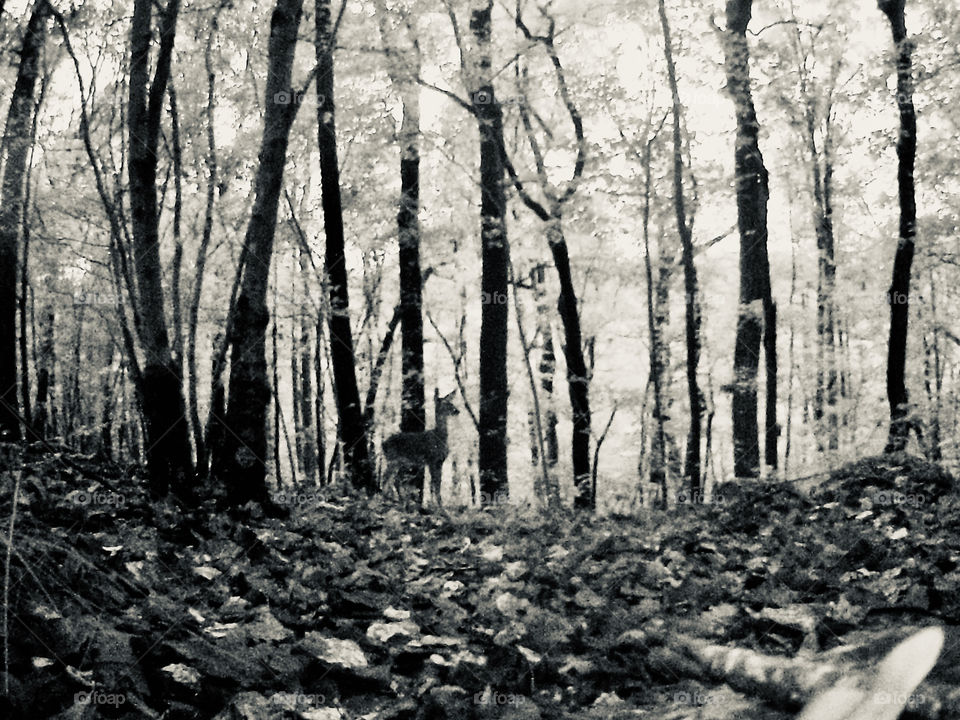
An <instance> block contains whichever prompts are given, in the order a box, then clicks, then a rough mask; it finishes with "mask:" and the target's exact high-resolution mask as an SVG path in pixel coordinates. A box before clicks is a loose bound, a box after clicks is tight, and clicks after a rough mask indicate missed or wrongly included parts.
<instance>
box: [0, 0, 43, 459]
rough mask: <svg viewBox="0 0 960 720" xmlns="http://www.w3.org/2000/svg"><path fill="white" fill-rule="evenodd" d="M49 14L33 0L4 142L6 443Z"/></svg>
mask: <svg viewBox="0 0 960 720" xmlns="http://www.w3.org/2000/svg"><path fill="white" fill-rule="evenodd" d="M49 15H50V5H49V4H48V3H47V0H37V2H36V3H35V4H34V6H33V10H32V11H31V13H30V19H29V20H28V21H27V28H26V30H25V32H24V36H23V45H22V46H21V48H20V60H19V66H18V68H17V80H16V84H15V85H14V88H13V97H12V98H11V100H10V108H9V110H8V111H7V122H6V127H5V128H4V137H3V145H4V149H5V150H6V159H5V162H4V164H3V185H2V188H0V440H6V441H16V440H19V439H20V402H19V400H18V398H17V263H18V256H19V251H18V244H19V236H20V223H21V217H22V215H23V207H24V193H25V191H26V183H25V182H24V179H25V177H26V175H27V162H28V159H29V157H30V148H31V147H32V145H33V123H32V122H31V118H32V116H33V111H34V101H33V95H34V87H35V86H36V81H37V76H38V74H39V58H40V52H41V50H42V49H43V43H44V40H45V38H46V25H47V18H48V17H49ZM24 269H26V268H24ZM24 302H26V298H24ZM24 331H26V328H24Z"/></svg>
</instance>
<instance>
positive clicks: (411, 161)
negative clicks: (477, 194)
mask: <svg viewBox="0 0 960 720" xmlns="http://www.w3.org/2000/svg"><path fill="white" fill-rule="evenodd" d="M418 98H419V87H416V86H415V87H413V88H407V87H405V88H404V92H403V121H402V125H401V128H400V142H401V149H400V153H401V154H400V209H399V211H398V213H397V226H398V230H399V238H400V313H401V321H400V339H401V371H402V374H403V387H402V390H401V404H400V431H401V432H422V431H423V430H425V429H426V410H425V408H424V391H423V385H424V378H423V283H422V278H421V269H420V222H419V217H418V214H419V210H420V148H419V139H420V137H419V136H420V109H419V106H418V103H419V100H418ZM404 472H405V477H402V478H401V482H403V483H404V484H405V485H407V486H410V485H413V486H414V487H418V488H423V481H424V471H423V468H418V469H412V468H411V469H407V470H405V471H404Z"/></svg>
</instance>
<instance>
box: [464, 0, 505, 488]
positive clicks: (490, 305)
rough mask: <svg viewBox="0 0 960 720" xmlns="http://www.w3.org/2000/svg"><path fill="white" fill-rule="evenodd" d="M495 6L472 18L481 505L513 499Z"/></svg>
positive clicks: (486, 5) (482, 7)
mask: <svg viewBox="0 0 960 720" xmlns="http://www.w3.org/2000/svg"><path fill="white" fill-rule="evenodd" d="M492 12H493V2H492V0H487V2H483V3H481V4H480V5H479V6H478V7H477V8H476V9H474V10H473V12H472V13H471V16H470V29H471V31H472V32H473V35H474V37H475V39H476V42H477V52H478V57H477V63H476V67H477V85H476V86H475V88H474V93H473V97H472V98H471V100H472V103H473V112H474V115H475V116H476V118H477V124H478V126H479V131H480V189H481V193H482V199H481V202H480V218H481V226H480V244H481V257H482V268H481V281H480V287H481V302H482V307H481V316H480V417H479V424H480V452H479V456H478V460H477V466H478V467H477V469H478V470H479V473H480V497H481V502H482V503H483V504H487V503H492V502H495V501H496V499H497V498H498V497H499V498H503V497H505V496H506V495H507V494H508V493H509V485H508V481H507V398H508V395H509V390H508V384H507V333H508V321H509V309H508V307H507V279H508V272H507V270H508V265H509V249H508V247H507V237H506V232H507V228H506V223H505V215H506V198H505V196H504V192H503V179H504V164H503V154H502V153H501V148H500V138H501V136H502V132H503V130H502V124H503V117H502V113H501V108H500V104H499V103H498V102H497V99H496V96H495V95H494V91H493V75H492V66H491V57H490V44H491V22H490V20H491V14H492Z"/></svg>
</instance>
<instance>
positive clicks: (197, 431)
mask: <svg viewBox="0 0 960 720" xmlns="http://www.w3.org/2000/svg"><path fill="white" fill-rule="evenodd" d="M216 33H217V14H214V16H213V20H212V23H211V30H210V35H209V36H208V37H207V42H206V45H205V46H204V50H203V60H204V68H205V70H206V73H207V104H206V108H205V116H206V117H205V120H206V131H207V158H206V160H207V172H208V177H207V189H206V207H205V210H204V215H203V231H202V234H201V236H200V247H199V248H198V249H197V264H196V268H195V271H194V276H193V294H192V295H191V297H190V308H189V311H188V313H189V315H188V320H187V372H188V384H187V390H188V398H189V404H190V424H191V425H192V426H193V442H194V449H195V451H196V458H197V474H198V476H199V479H200V480H201V481H203V480H206V477H207V473H208V471H209V467H210V456H209V448H208V447H207V442H206V428H205V427H204V426H203V425H202V424H201V422H200V402H199V399H198V397H197V388H198V386H199V384H200V380H199V378H198V377H197V327H198V325H199V318H200V297H201V294H202V292H203V279H204V270H205V269H206V264H207V250H208V248H209V247H210V238H211V236H212V235H213V203H214V197H215V195H214V189H215V188H216V185H217V144H216V137H215V135H214V127H213V106H214V98H215V93H214V88H215V80H216V75H215V74H214V69H213V59H212V57H211V45H212V43H213V38H214V36H215V35H216ZM215 347H216V345H215Z"/></svg>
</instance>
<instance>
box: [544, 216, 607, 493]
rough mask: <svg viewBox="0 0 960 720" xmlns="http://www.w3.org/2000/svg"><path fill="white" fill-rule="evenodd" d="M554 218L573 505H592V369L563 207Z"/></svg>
mask: <svg viewBox="0 0 960 720" xmlns="http://www.w3.org/2000/svg"><path fill="white" fill-rule="evenodd" d="M553 211H554V218H555V219H554V221H552V222H551V223H550V224H548V225H547V242H548V243H549V245H550V253H551V254H552V256H553V264H554V266H555V267H556V269H557V276H558V277H559V279H560V297H559V299H558V300H557V310H558V311H559V313H560V321H561V322H562V323H563V334H564V343H563V357H564V360H565V361H566V365H567V389H568V390H569V393H570V409H571V411H572V414H573V480H574V484H575V486H576V489H577V495H576V498H575V499H574V506H575V507H579V508H589V509H592V508H593V507H594V506H595V503H596V498H595V497H594V496H593V488H592V485H591V483H590V373H589V372H588V371H587V363H586V360H585V359H584V357H583V335H582V331H581V328H580V310H579V308H578V307H577V294H576V292H577V291H576V288H574V286H573V273H572V272H571V269H570V254H569V252H568V251H567V241H566V238H565V237H564V234H563V226H562V224H561V223H562V221H561V219H560V217H559V215H560V212H561V209H560V208H559V207H556V208H553Z"/></svg>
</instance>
